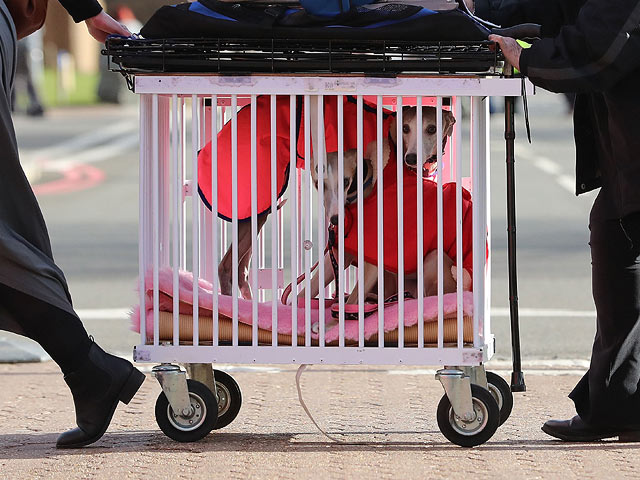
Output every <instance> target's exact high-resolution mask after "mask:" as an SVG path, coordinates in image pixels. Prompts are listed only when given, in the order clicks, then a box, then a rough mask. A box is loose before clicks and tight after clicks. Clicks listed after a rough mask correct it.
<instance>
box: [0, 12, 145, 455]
mask: <svg viewBox="0 0 640 480" xmlns="http://www.w3.org/2000/svg"><path fill="white" fill-rule="evenodd" d="M60 2H61V3H62V5H63V6H64V7H65V8H66V9H67V11H68V12H69V13H70V14H71V16H72V17H73V19H74V20H75V21H76V22H80V21H85V23H86V25H87V28H88V30H89V33H90V34H91V35H92V36H93V37H94V38H95V39H96V40H98V41H100V42H104V41H105V39H106V37H107V35H108V34H110V33H117V34H121V35H129V31H128V30H127V29H126V28H125V27H123V26H122V25H120V24H119V23H118V22H116V21H115V20H113V19H112V18H111V17H110V16H108V15H107V14H106V13H105V12H103V11H102V8H101V7H100V5H99V4H98V2H97V1H96V0H60ZM0 53H1V58H0V82H1V85H0V86H1V91H0V148H1V149H2V156H1V157H0V329H3V330H8V331H12V332H15V333H19V334H22V335H25V336H27V337H29V338H32V339H33V340H35V341H37V342H38V343H40V345H42V347H43V348H44V349H45V350H46V351H47V353H48V354H49V355H50V356H51V358H52V359H53V360H54V361H55V362H56V363H57V364H58V365H59V366H60V368H61V370H62V372H63V373H64V379H65V381H66V383H67V385H68V386H69V388H70V390H71V393H72V395H73V401H74V405H75V410H76V423H77V428H74V429H73V430H70V431H67V432H65V433H63V434H61V435H60V436H59V437H58V441H57V444H56V445H57V446H58V447H59V448H74V447H81V446H84V445H88V444H90V443H93V442H95V441H96V440H98V439H99V438H100V437H102V435H103V434H104V432H105V431H106V429H107V427H108V426H109V423H110V422H111V418H112V416H113V413H114V411H115V409H116V407H117V405H118V402H120V401H122V402H125V403H128V402H129V400H131V398H132V397H133V396H134V395H135V393H136V392H137V391H138V389H139V388H140V385H142V382H143V381H144V378H145V377H144V375H143V374H142V373H141V372H140V371H139V370H137V369H136V368H134V367H133V365H132V364H131V363H130V362H128V361H126V360H123V359H120V358H118V357H115V356H113V355H109V354H108V353H106V352H104V351H103V350H102V349H101V348H100V347H99V346H98V345H97V344H96V343H95V342H94V341H93V339H92V338H91V337H89V335H88V334H87V332H86V330H85V329H84V327H83V325H82V322H81V321H80V319H79V318H78V316H77V315H76V313H75V311H74V310H73V306H72V304H71V296H70V295H69V291H68V288H67V283H66V280H65V277H64V275H63V273H62V271H61V270H60V269H59V268H58V266H57V265H56V264H55V262H54V260H53V254H52V252H51V244H50V241H49V236H48V233H47V228H46V225H45V222H44V219H43V218H42V213H41V212H40V207H39V206H38V202H37V201H36V198H35V196H34V194H33V191H32V190H31V187H30V185H29V182H28V181H27V178H26V177H25V174H24V172H23V170H22V167H21V166H20V161H19V158H18V146H17V144H16V138H15V132H14V128H13V123H12V120H11V108H10V98H11V90H12V88H13V80H14V75H15V63H14V62H15V58H16V29H15V26H14V23H13V20H12V18H11V15H10V13H9V10H8V9H7V6H6V4H5V2H4V1H0Z"/></svg>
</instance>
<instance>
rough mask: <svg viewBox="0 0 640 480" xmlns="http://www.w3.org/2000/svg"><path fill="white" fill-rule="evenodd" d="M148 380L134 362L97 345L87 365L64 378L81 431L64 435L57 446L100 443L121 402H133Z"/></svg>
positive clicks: (70, 446) (91, 349) (94, 344)
mask: <svg viewBox="0 0 640 480" xmlns="http://www.w3.org/2000/svg"><path fill="white" fill-rule="evenodd" d="M144 379H145V376H144V374H143V373H142V372H140V371H139V370H138V369H137V368H135V367H134V366H133V365H132V364H131V363H130V362H128V361H127V360H124V359H122V358H119V357H116V356H114V355H110V354H108V353H106V352H105V351H104V350H102V349H101V348H100V347H99V346H98V345H97V344H96V343H93V344H92V345H91V347H90V348H89V354H88V356H87V361H86V362H85V364H84V365H83V366H82V367H81V368H79V369H78V370H76V371H75V372H72V373H70V374H67V375H65V377H64V380H65V382H67V385H68V386H69V389H70V390H71V393H72V395H73V403H74V405H75V409H76V424H77V425H78V428H74V429H73V430H69V431H67V432H64V433H62V434H61V435H60V436H59V437H58V441H57V442H56V447H57V448H78V447H84V446H85V445H89V444H91V443H93V442H95V441H97V440H99V439H100V438H101V437H102V435H104V432H106V431H107V428H108V427H109V424H110V423H111V418H112V417H113V413H114V412H115V410H116V407H117V406H118V402H123V403H129V401H130V400H131V399H132V398H133V396H134V395H135V394H136V392H137V391H138V389H139V388H140V386H141V385H142V382H144Z"/></svg>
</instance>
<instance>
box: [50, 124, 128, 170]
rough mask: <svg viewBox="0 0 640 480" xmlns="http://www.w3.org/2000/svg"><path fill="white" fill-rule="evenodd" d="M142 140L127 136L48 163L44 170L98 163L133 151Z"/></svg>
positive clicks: (64, 168)
mask: <svg viewBox="0 0 640 480" xmlns="http://www.w3.org/2000/svg"><path fill="white" fill-rule="evenodd" d="M139 142H140V138H139V136H138V134H137V133H136V134H133V135H127V136H125V137H122V138H120V139H118V140H117V141H114V142H113V143H108V144H106V145H98V146H96V147H93V148H88V149H84V150H82V151H80V152H76V153H72V154H69V155H67V156H65V157H63V158H61V159H60V160H52V161H48V162H46V163H45V164H44V168H46V169H48V170H57V171H63V170H66V169H68V168H70V167H72V166H74V165H77V164H79V163H82V164H87V163H96V162H101V161H103V160H107V159H109V158H113V157H116V156H117V155H119V154H121V153H123V152H126V151H127V150H130V149H132V147H135V146H137V145H138V144H139Z"/></svg>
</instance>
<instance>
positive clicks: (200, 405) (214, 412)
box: [156, 379, 218, 442]
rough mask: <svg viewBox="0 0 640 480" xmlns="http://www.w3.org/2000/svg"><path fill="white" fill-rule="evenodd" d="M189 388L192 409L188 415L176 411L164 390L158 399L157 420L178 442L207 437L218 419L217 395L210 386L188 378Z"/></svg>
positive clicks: (161, 428) (169, 435)
mask: <svg viewBox="0 0 640 480" xmlns="http://www.w3.org/2000/svg"><path fill="white" fill-rule="evenodd" d="M187 388H188V389H189V399H190V400H191V410H192V413H191V415H190V416H188V417H185V416H183V415H178V414H176V413H174V411H173V409H172V408H171V405H170V404H169V400H168V399H167V396H166V395H165V394H164V392H162V393H160V395H159V396H158V400H156V422H157V423H158V426H159V427H160V430H162V431H163V432H164V434H165V435H166V436H167V437H169V438H172V439H173V440H176V441H178V442H195V441H197V440H200V439H202V438H204V437H206V436H207V435H208V434H209V432H211V430H213V429H214V428H215V426H216V422H217V420H218V404H217V402H216V396H215V395H214V394H213V392H212V391H211V390H210V389H209V387H207V386H206V385H204V384H202V383H200V382H198V381H196V380H191V379H188V380H187Z"/></svg>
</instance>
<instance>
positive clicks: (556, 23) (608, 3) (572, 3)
mask: <svg viewBox="0 0 640 480" xmlns="http://www.w3.org/2000/svg"><path fill="white" fill-rule="evenodd" d="M477 13H478V14H479V15H480V16H481V17H482V16H484V17H485V18H487V19H489V20H493V21H494V22H496V23H500V24H502V25H503V26H510V25H515V24H518V23H527V22H534V23H539V24H541V25H542V30H541V35H542V37H543V38H542V39H541V40H539V41H536V42H535V43H534V44H533V46H532V47H531V48H530V49H526V50H523V52H522V54H521V56H520V70H521V71H522V72H523V73H524V74H525V75H527V76H528V77H529V79H530V80H531V81H532V82H533V83H534V84H535V85H537V86H540V87H542V88H544V89H547V90H550V91H552V92H575V93H577V94H578V95H577V96H576V101H575V108H574V137H575V143H576V194H577V195H579V194H581V193H585V192H588V191H590V190H593V189H595V188H597V187H601V186H602V187H604V188H603V190H602V192H601V193H602V194H603V195H604V196H605V198H606V202H607V206H608V208H607V209H606V210H607V211H608V214H607V215H608V216H609V217H611V218H620V217H622V216H625V215H628V214H630V213H633V212H637V211H640V91H639V89H640V0H587V1H584V0H480V3H478V4H477Z"/></svg>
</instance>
